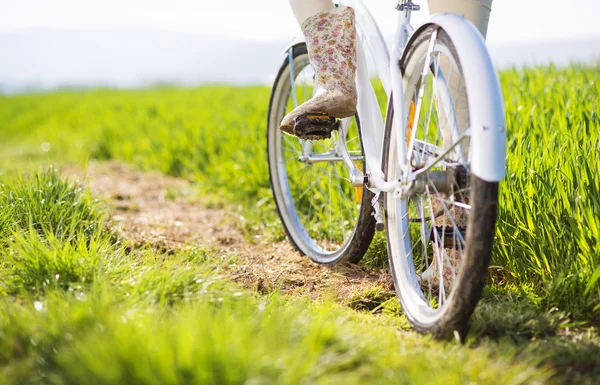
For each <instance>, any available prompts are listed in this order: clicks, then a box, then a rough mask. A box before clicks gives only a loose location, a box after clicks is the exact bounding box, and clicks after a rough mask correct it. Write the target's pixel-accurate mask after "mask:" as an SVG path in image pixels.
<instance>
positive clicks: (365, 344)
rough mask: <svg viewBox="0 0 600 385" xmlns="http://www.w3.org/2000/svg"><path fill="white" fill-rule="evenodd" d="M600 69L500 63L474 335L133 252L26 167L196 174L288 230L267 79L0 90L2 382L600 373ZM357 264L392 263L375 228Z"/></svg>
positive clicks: (212, 197)
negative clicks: (497, 173)
mask: <svg viewBox="0 0 600 385" xmlns="http://www.w3.org/2000/svg"><path fill="white" fill-rule="evenodd" d="M599 75H600V66H599V65H592V66H575V65H574V66H571V67H568V68H555V67H544V68H527V69H524V70H519V71H517V70H510V71H505V72H503V73H501V81H502V85H503V88H504V93H505V99H506V111H507V122H508V131H509V135H508V137H509V143H508V158H507V167H508V176H507V178H506V181H505V182H503V185H502V188H501V197H500V213H499V214H500V216H499V225H498V231H497V234H496V246H495V250H494V256H493V258H494V260H493V265H494V266H493V268H492V269H491V270H490V285H489V289H487V291H486V293H485V294H484V299H483V301H482V304H481V305H480V306H479V307H478V309H477V311H476V313H475V314H474V316H473V325H472V333H471V338H470V340H469V341H468V342H467V346H457V345H455V344H454V343H452V342H447V343H437V342H434V341H431V340H429V339H428V338H427V337H420V336H416V335H414V334H412V333H406V332H405V331H403V330H404V328H406V320H405V319H404V318H403V316H402V315H401V310H400V309H399V307H398V304H397V301H395V299H394V298H390V293H389V292H386V291H385V290H384V289H381V288H374V289H368V290H366V291H365V292H361V293H357V294H356V296H355V298H353V300H352V301H350V303H349V304H347V306H342V305H336V304H333V303H328V302H325V303H307V302H304V300H300V299H290V298H282V297H280V296H278V295H276V294H272V293H271V294H268V295H263V296H259V295H258V294H257V293H252V292H247V291H243V290H240V289H239V288H237V287H235V286H234V285H232V284H230V283H227V282H225V281H223V280H222V279H220V278H219V269H220V266H223V264H225V263H234V260H235V256H224V255H218V254H217V253H216V252H215V251H214V250H189V251H185V252H177V253H175V254H174V255H164V254H162V253H161V252H160V251H156V250H152V249H151V248H147V249H146V248H142V249H136V248H133V247H131V245H128V244H127V241H126V240H123V239H121V238H120V237H119V235H118V234H116V233H113V232H111V231H107V230H106V227H105V225H104V222H103V221H104V219H103V218H104V213H103V212H102V210H100V209H99V208H98V207H99V206H98V204H97V203H96V202H95V201H94V199H93V198H92V197H91V196H90V194H89V192H87V191H85V190H83V189H81V188H79V187H78V186H77V185H76V184H73V183H72V182H69V181H68V180H65V179H63V178H62V177H60V176H59V175H58V174H57V173H56V172H54V171H50V172H41V173H33V174H27V173H23V172H22V170H23V169H29V168H31V167H30V165H31V164H32V163H56V162H57V163H59V164H60V163H64V162H73V163H76V164H83V163H84V162H85V161H86V160H87V159H89V158H93V159H98V160H108V159H116V160H121V161H126V162H129V163H132V164H135V165H137V166H138V167H140V168H141V169H147V170H159V171H162V172H164V173H167V174H170V175H174V176H182V177H185V178H188V179H191V180H193V181H194V182H195V186H196V187H197V188H198V191H199V194H201V196H202V197H203V198H202V199H203V201H205V202H209V203H210V204H213V205H226V206H227V207H231V208H232V209H233V210H239V212H240V214H241V215H243V216H244V220H243V221H242V222H241V223H240V227H241V228H242V230H243V231H244V232H245V233H246V234H248V235H249V238H252V237H253V236H255V235H258V234H260V235H262V236H267V237H269V239H273V240H276V239H282V238H283V236H284V234H283V231H282V230H281V227H280V224H279V223H278V220H277V218H276V214H275V209H274V203H273V202H272V200H271V198H270V191H269V181H268V173H267V171H266V156H265V155H266V154H265V125H266V121H265V119H266V109H267V104H268V97H269V90H268V89H267V88H264V87H249V88H238V87H203V88H197V89H176V88H157V89H151V90H138V91H114V90H94V91H89V92H56V93H51V94H31V95H18V96H11V97H0V122H2V144H0V307H2V309H1V310H0V352H1V353H0V382H2V383H7V384H11V383H52V384H69V383H81V382H86V383H87V382H89V379H90V378H94V379H95V381H96V382H95V383H98V384H103V383H115V382H124V383H140V384H151V383H165V384H167V383H189V382H192V383H193V382H203V383H204V382H206V383H240V382H243V381H242V379H243V380H244V381H246V380H248V381H249V383H257V384H258V383H269V382H274V383H300V382H302V380H301V379H304V381H307V382H315V383H319V382H323V383H336V382H348V383H355V382H356V383H359V382H361V383H363V382H373V383H388V382H397V383H423V382H426V381H427V382H430V383H438V382H439V383H468V382H482V383H544V382H546V381H550V382H553V383H568V382H570V381H577V382H581V383H594V380H595V378H597V376H600V373H599V372H598V368H599V367H600V362H598V358H597V357H600V348H599V346H600V338H599V337H598V331H597V327H598V319H600V178H598V177H597V175H596V174H597V173H596V171H597V170H598V169H599V168H600V118H599V116H598V111H599V110H600V108H599V105H598V104H599V100H600V98H599V96H598V95H599V94H600V92H599V91H600V84H599V83H598V81H597V79H599V78H600V76H599ZM177 194H178V192H177V191H172V192H170V193H169V197H170V198H173V197H175V196H177ZM232 203H234V204H232ZM364 266H365V268H379V267H385V266H386V255H385V239H384V238H383V237H381V236H378V237H376V239H375V242H374V243H373V246H372V248H371V250H370V251H369V253H368V255H367V256H366V258H365V261H364ZM380 289H381V290H380ZM352 309H356V310H358V311H354V310H352ZM372 313H375V314H376V315H375V316H373V315H372ZM233 331H235V333H233ZM282 341H285V342H282ZM298 357H302V358H303V359H302V360H298V359H297V358H298ZM432 362H434V363H435V365H432V364H431V363H432ZM109 368H110V370H109ZM150 368H152V370H149V369H150ZM388 376H390V377H388ZM425 376H426V377H425Z"/></svg>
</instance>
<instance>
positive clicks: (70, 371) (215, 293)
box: [0, 171, 552, 385]
mask: <svg viewBox="0 0 600 385" xmlns="http://www.w3.org/2000/svg"><path fill="white" fill-rule="evenodd" d="M39 182H41V183H39ZM2 183H3V186H4V188H3V193H10V192H13V190H20V191H23V190H26V189H31V190H34V187H35V188H39V190H37V192H38V193H40V194H43V195H44V196H45V197H47V200H45V201H44V203H42V200H39V199H38V200H32V201H30V202H29V204H30V206H29V209H27V210H12V211H8V210H3V212H5V213H6V212H8V213H9V214H8V215H7V217H6V219H8V220H9V222H8V223H9V224H10V225H9V226H6V227H4V228H3V230H2V235H3V237H4V238H5V239H6V238H8V239H9V241H8V242H6V243H5V244H4V246H3V247H2V248H1V249H0V261H1V263H2V270H1V273H0V274H1V275H2V276H1V277H0V278H1V279H0V282H1V284H0V285H1V286H0V288H2V291H3V293H4V294H3V295H2V296H0V382H2V383H3V384H7V385H9V384H24V383H27V384H33V383H39V384H81V383H94V384H115V383H127V384H180V383H206V384H239V383H252V384H254V383H256V384H263V383H280V384H300V383H315V384H320V383H322V384H335V383H346V384H359V383H365V382H367V383H424V382H427V383H432V384H447V383H469V382H473V381H478V382H484V383H489V384H505V383H509V382H510V383H513V384H525V383H541V382H543V381H545V380H547V379H549V378H550V377H551V375H552V371H551V370H550V369H548V368H547V367H545V366H539V363H540V359H539V358H537V357H528V356H525V355H523V354H522V353H521V352H519V351H518V350H516V349H514V348H513V347H510V346H504V345H499V344H496V343H494V342H493V341H479V343H478V346H470V347H467V346H462V345H460V344H457V343H454V342H446V343H440V342H436V341H434V340H432V339H430V338H428V337H422V336H419V335H417V334H415V333H405V332H402V331H401V330H402V329H401V322H402V320H401V318H398V317H396V316H392V315H381V316H378V317H376V318H373V317H372V316H370V315H368V314H363V313H359V312H354V311H352V310H350V309H348V308H345V307H343V306H341V305H338V304H334V303H331V302H327V301H326V302H319V303H316V302H311V301H309V300H308V299H291V298H286V297H281V296H280V295H278V294H271V295H268V296H260V295H258V294H256V293H253V292H248V291H244V290H240V289H239V288H237V287H235V286H234V285H232V284H228V283H227V282H224V281H223V280H222V279H220V278H219V277H218V273H219V266H220V263H221V261H222V257H219V256H216V255H214V251H211V250H199V249H194V250H187V251H181V252H177V253H176V254H174V255H161V254H159V253H156V252H154V251H152V250H150V249H144V248H142V249H131V248H129V247H128V245H127V242H125V241H123V240H121V239H120V238H119V237H118V235H115V234H113V233H111V232H110V231H95V232H92V233H87V234H84V232H83V230H81V229H80V230H77V221H74V220H73V219H74V218H80V215H81V212H87V213H94V214H93V215H92V216H90V217H88V220H90V221H93V222H94V223H95V224H96V225H97V226H96V227H95V228H103V226H104V222H103V220H104V219H103V217H102V215H98V214H97V213H98V210H97V203H95V202H93V201H91V200H89V199H87V197H89V194H88V193H87V192H86V191H83V190H81V189H80V188H79V187H77V186H76V185H73V184H70V183H69V182H68V181H65V180H60V178H59V177H58V176H57V174H56V173H55V172H54V171H50V172H42V173H37V174H34V175H32V176H28V177H23V176H19V177H15V178H13V177H8V178H6V177H4V178H3V179H2ZM56 184H60V186H61V187H62V188H56ZM7 186H10V187H7ZM65 192H67V193H68V194H67V195H69V196H72V197H73V198H74V201H77V202H81V203H80V204H82V205H84V206H85V207H80V208H82V209H85V210H73V209H72V206H71V205H65V204H63V203H62V202H63V201H62V200H60V199H58V198H60V197H62V196H64V195H63V193H65ZM41 205H47V210H49V211H54V212H56V213H57V214H60V215H61V216H62V218H63V219H64V220H65V223H70V224H71V225H70V226H68V227H67V228H65V227H64V226H63V225H62V223H61V222H60V221H48V223H49V225H46V226H41V227H40V226H36V225H38V224H40V223H42V222H45V221H46V218H47V216H45V213H44V210H38V209H39V208H40V207H39V206H41ZM1 207H2V208H3V209H6V205H3V206H1ZM58 230H61V231H58ZM75 231H77V232H78V233H79V234H81V237H77V236H66V237H57V236H56V235H55V234H57V233H63V234H71V233H73V232H75ZM498 349H501V354H500V355H498ZM432 362H434V363H436V364H435V365H431V363H432ZM425 368H426V370H425Z"/></svg>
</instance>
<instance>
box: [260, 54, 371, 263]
mask: <svg viewBox="0 0 600 385" xmlns="http://www.w3.org/2000/svg"><path fill="white" fill-rule="evenodd" d="M291 49H292V60H293V62H294V77H295V81H296V79H298V78H299V77H300V73H301V71H302V70H303V69H304V68H308V69H309V70H310V68H311V67H309V66H310V64H309V62H308V53H307V48H306V45H305V44H304V43H301V44H297V45H295V46H294V47H292V48H291ZM289 64H290V63H289V57H286V59H285V60H284V62H283V64H282V65H281V68H280V69H279V72H278V74H277V77H276V79H275V82H274V85H273V88H272V91H271V98H270V101H269V112H268V122H267V159H268V165H269V178H270V181H271V190H272V192H273V198H274V200H275V204H276V207H277V212H278V214H279V217H280V219H281V222H282V224H283V227H284V230H285V233H286V235H287V237H288V239H289V240H290V241H291V243H292V244H293V245H294V247H295V248H296V249H297V250H298V251H299V252H300V253H301V254H302V255H305V256H308V257H309V258H310V259H311V260H313V261H314V262H316V263H319V264H325V265H331V264H336V263H341V262H348V263H358V262H359V261H360V260H361V258H362V257H363V255H364V254H365V252H366V251H367V249H368V247H369V245H370V244H371V240H372V238H373V235H374V231H375V218H374V217H373V215H372V214H371V199H372V198H373V194H372V193H371V192H370V191H368V190H367V189H366V188H361V189H360V190H357V189H356V188H352V187H350V184H349V182H348V181H347V180H346V181H345V183H342V182H341V181H342V180H344V179H345V178H344V175H345V174H341V172H342V171H343V172H346V171H345V170H346V168H345V166H343V164H342V163H340V162H337V163H327V164H326V165H323V164H319V163H316V164H314V165H312V166H310V165H304V166H303V167H305V168H309V167H311V168H312V169H311V171H310V172H311V173H315V174H318V175H316V178H315V180H316V181H318V183H317V185H318V186H321V181H322V180H323V179H326V176H327V175H328V176H329V180H330V186H331V179H333V176H336V179H337V182H339V184H338V186H337V190H336V192H335V194H338V195H339V196H342V195H344V192H346V191H354V192H355V194H356V196H355V201H356V202H355V203H356V204H349V203H348V202H347V201H348V200H347V199H345V200H343V199H338V201H336V202H337V204H338V207H336V208H339V210H337V211H339V212H335V213H334V212H333V210H332V208H331V206H330V207H329V217H330V218H329V227H330V232H331V231H332V227H333V226H332V224H333V220H334V218H333V215H334V214H335V215H338V216H339V218H340V219H341V226H342V230H341V233H342V235H341V238H340V235H339V229H335V231H336V235H335V236H333V235H332V237H330V239H323V238H327V237H325V236H323V235H321V234H320V231H321V232H322V231H323V230H322V229H319V227H322V226H325V224H324V222H322V221H320V220H319V218H317V217H316V214H314V215H311V211H310V210H312V209H315V207H317V206H319V205H321V204H322V203H323V202H321V201H319V199H321V200H322V199H323V198H327V192H326V191H324V189H323V188H321V189H320V191H316V192H315V191H311V193H310V194H308V193H307V191H304V192H303V194H306V195H311V196H310V202H308V204H309V206H308V208H307V207H306V202H299V199H304V196H300V197H299V195H300V194H299V193H298V190H297V189H296V188H294V187H290V185H291V184H292V183H293V180H292V182H290V179H293V178H294V176H293V175H292V173H298V172H299V169H298V168H297V167H298V164H299V163H298V161H297V159H298V158H296V160H295V161H294V159H293V158H291V160H289V161H286V159H285V155H284V153H285V151H284V150H288V149H286V148H285V146H289V144H290V141H293V142H292V143H296V142H297V143H299V145H300V146H301V145H302V143H303V142H300V140H299V139H297V138H295V137H291V136H288V135H286V134H283V133H282V132H281V131H280V130H279V124H280V122H281V120H282V118H283V116H284V114H285V113H287V112H289V110H290V109H291V108H293V105H291V104H292V103H290V99H291V98H292V97H291V95H290V94H291V90H290V88H291V71H290V65H289ZM304 91H306V89H304ZM305 93H306V92H305ZM297 96H298V95H297ZM304 96H306V95H304ZM297 104H300V102H299V101H298V102H297ZM353 119H355V123H356V124H355V126H356V128H354V130H355V131H356V132H355V134H356V138H355V140H357V141H358V142H359V143H360V146H358V145H357V143H356V142H353V143H352V144H353V145H354V147H356V152H358V151H360V155H361V156H362V166H364V150H363V146H362V140H361V137H360V122H359V120H358V116H356V117H355V118H353ZM352 127H354V126H352ZM333 135H334V136H333V137H332V139H327V140H324V141H316V142H313V143H314V144H313V146H321V148H324V147H323V146H327V145H331V142H328V141H333V140H334V139H335V133H333ZM353 140H354V139H353ZM327 143H329V144H327ZM348 143H349V145H350V141H348ZM292 148H296V149H297V147H294V146H293V145H292ZM296 155H300V154H296ZM332 164H333V166H330V167H329V168H327V165H332ZM293 167H296V169H294V170H293V171H292V168H293ZM363 169H364V168H363ZM315 170H317V171H315ZM328 170H329V171H328ZM332 170H333V171H332ZM319 171H320V173H319ZM306 172H307V170H306V169H305V170H304V171H302V173H303V174H302V175H305V174H304V173H306ZM328 172H329V174H327V173H328ZM294 175H295V174H294ZM303 178H304V176H303ZM312 178H313V176H312V174H311V182H312V180H313V179H312ZM342 184H343V185H342ZM309 188H310V185H309ZM329 193H330V195H329V199H330V200H332V199H337V195H336V196H335V197H334V194H331V188H330V189H329ZM294 198H296V200H295V199H294ZM344 202H345V203H344ZM343 205H345V206H343ZM311 207H312V209H311ZM306 210H308V214H307V213H306ZM315 211H316V209H315ZM342 213H343V214H342ZM313 217H314V218H313ZM303 220H304V221H303ZM327 220H328V219H327V218H325V222H327ZM307 222H310V223H307ZM350 222H353V223H350ZM315 229H316V230H315ZM334 238H335V239H334Z"/></svg>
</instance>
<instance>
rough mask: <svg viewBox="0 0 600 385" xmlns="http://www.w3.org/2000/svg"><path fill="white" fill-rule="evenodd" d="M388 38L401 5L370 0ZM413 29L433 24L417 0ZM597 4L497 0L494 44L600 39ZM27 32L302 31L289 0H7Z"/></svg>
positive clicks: (251, 35)
mask: <svg viewBox="0 0 600 385" xmlns="http://www.w3.org/2000/svg"><path fill="white" fill-rule="evenodd" d="M364 2H365V4H366V5H367V6H368V7H369V8H370V9H371V12H372V13H373V15H374V16H375V18H376V20H377V21H378V22H379V23H380V26H381V29H382V31H383V33H384V34H385V35H386V36H389V35H392V34H393V30H394V26H395V22H396V13H395V11H394V9H393V5H394V4H395V0H365V1H364ZM415 2H416V3H417V4H420V5H421V6H422V9H423V11H421V12H416V14H415V16H414V17H413V25H416V24H420V23H422V22H424V21H425V20H426V19H427V15H428V14H427V4H426V1H424V0H416V1H415ZM599 18H600V1H598V0H577V1H565V0H521V1H516V0H495V1H494V4H493V11H492V18H491V22H490V27H489V32H488V40H489V41H490V42H493V43H515V42H522V43H530V42H543V41H553V40H573V39H581V38H600V20H599ZM27 27H51V28H76V29H82V28H83V29H104V28H111V29H112V28H120V27H148V28H160V29H168V30H172V31H181V32H200V33H204V34H210V35H211V36H213V37H216V36H220V35H223V36H227V37H237V38H244V39H248V40H254V41H281V40H287V39H290V38H291V37H293V36H297V35H299V34H300V29H299V27H298V25H297V24H296V21H295V19H294V17H293V15H292V12H291V10H290V7H289V4H288V1H287V0H254V1H252V0H228V1H226V0H161V1H158V0H0V32H2V31H10V30H15V29H20V28H27Z"/></svg>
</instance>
